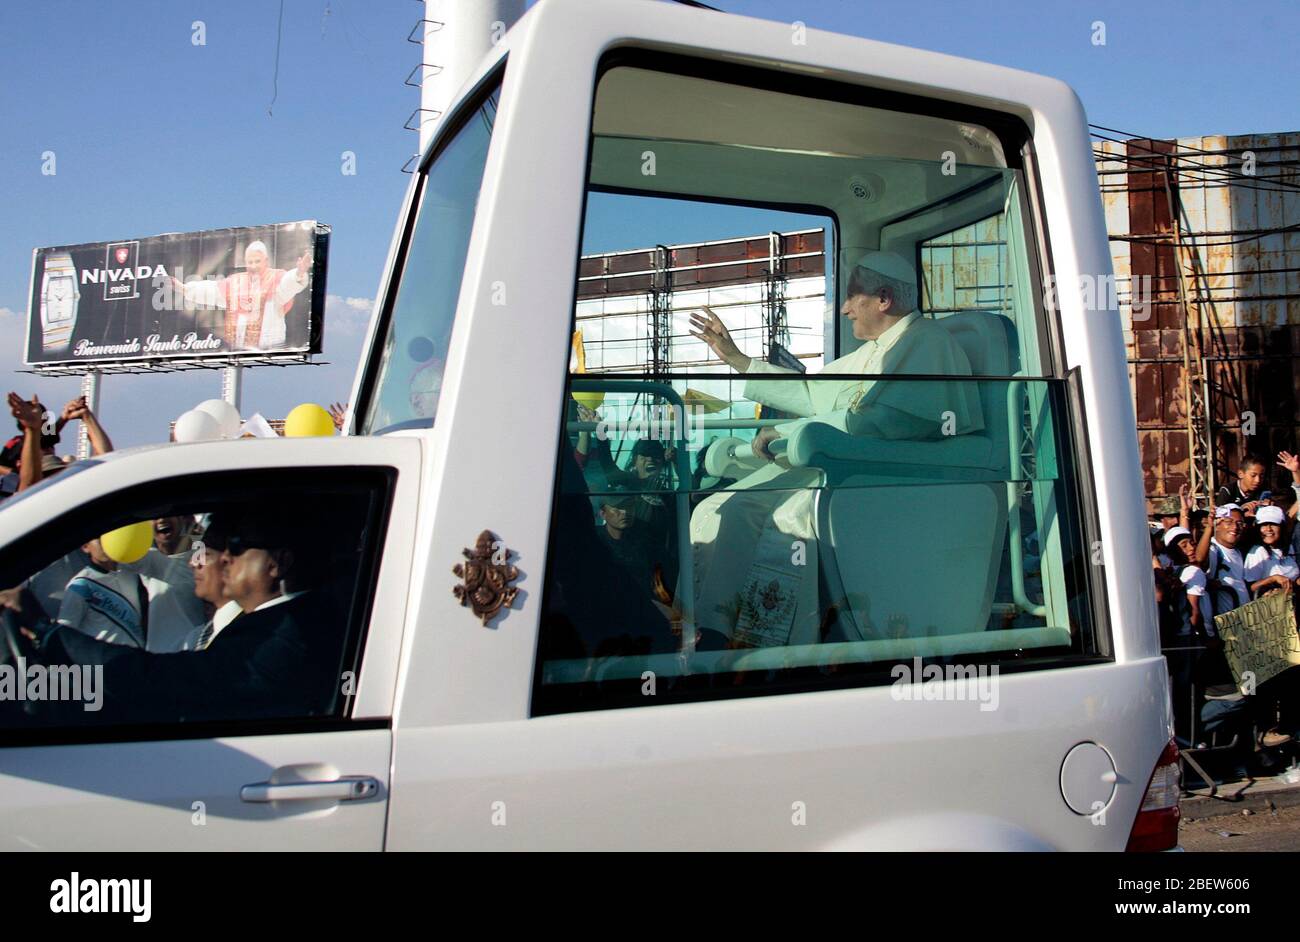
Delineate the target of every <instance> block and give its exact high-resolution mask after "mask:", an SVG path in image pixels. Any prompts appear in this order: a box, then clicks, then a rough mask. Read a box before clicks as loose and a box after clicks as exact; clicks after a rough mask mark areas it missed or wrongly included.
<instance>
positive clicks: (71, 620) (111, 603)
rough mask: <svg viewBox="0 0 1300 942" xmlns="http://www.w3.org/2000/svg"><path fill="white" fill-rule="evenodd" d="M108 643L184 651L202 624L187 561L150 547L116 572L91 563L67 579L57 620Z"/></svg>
mask: <svg viewBox="0 0 1300 942" xmlns="http://www.w3.org/2000/svg"><path fill="white" fill-rule="evenodd" d="M55 620H56V621H58V622H59V624H62V625H67V626H69V627H71V628H75V629H76V630H77V631H80V632H81V633H82V634H85V635H89V636H90V637H92V638H94V639H95V640H97V641H105V642H107V643H109V644H125V645H128V646H130V647H134V648H141V647H142V648H144V649H145V650H147V651H153V652H155V653H159V654H167V653H171V652H173V651H184V650H186V647H185V645H186V642H187V640H188V639H189V638H190V636H191V635H192V634H193V633H194V629H195V628H197V627H199V626H201V625H202V624H203V623H204V618H203V602H202V600H200V599H199V598H198V597H197V596H196V595H195V594H194V573H193V572H191V571H190V568H189V566H187V565H185V564H183V563H181V562H178V561H177V560H174V559H171V558H169V557H167V556H164V555H163V554H162V553H161V552H159V551H158V550H157V549H156V548H151V549H150V550H149V552H147V553H146V554H145V555H144V556H143V557H142V558H141V559H140V560H138V561H137V562H134V563H119V564H118V568H117V569H115V570H113V571H112V572H108V571H106V570H103V569H100V568H99V567H98V566H95V565H94V564H91V565H89V566H86V567H85V568H84V569H82V570H81V571H80V572H79V573H77V574H76V575H75V576H73V577H72V579H71V580H70V581H69V582H68V586H67V589H65V590H64V593H63V602H62V604H61V605H60V606H59V614H58V617H57V618H56V619H55Z"/></svg>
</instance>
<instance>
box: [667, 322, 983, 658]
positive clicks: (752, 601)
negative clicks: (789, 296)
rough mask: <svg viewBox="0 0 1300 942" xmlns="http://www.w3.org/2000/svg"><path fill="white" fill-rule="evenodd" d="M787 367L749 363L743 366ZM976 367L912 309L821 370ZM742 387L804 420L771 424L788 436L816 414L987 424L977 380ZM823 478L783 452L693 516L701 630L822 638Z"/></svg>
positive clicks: (756, 369)
mask: <svg viewBox="0 0 1300 942" xmlns="http://www.w3.org/2000/svg"><path fill="white" fill-rule="evenodd" d="M791 372H793V371H791V370H787V369H785V368H782V367H778V366H774V365H772V364H770V363H765V362H761V361H759V360H751V361H750V365H749V368H748V370H747V371H746V375H747V376H754V375H756V374H765V373H766V374H771V373H791ZM970 372H971V369H970V362H969V361H968V360H967V358H966V355H965V353H963V352H962V350H961V347H959V346H958V345H957V343H956V341H954V340H953V339H952V337H951V336H950V335H949V333H948V331H947V330H946V329H944V328H943V327H942V326H940V325H939V324H938V323H937V322H936V321H934V320H931V319H927V318H923V317H921V316H920V314H919V313H918V312H916V311H913V312H912V313H910V314H908V315H907V316H906V317H904V318H902V319H901V320H899V321H898V323H896V324H894V325H893V326H891V327H890V328H889V329H888V330H886V331H885V332H884V333H883V334H881V335H880V337H879V338H877V339H876V340H868V341H866V342H865V343H863V344H862V346H860V347H859V348H858V349H857V350H854V351H853V352H852V353H850V354H848V355H847V356H843V357H840V358H839V359H838V360H834V361H832V362H831V363H828V364H827V365H826V366H825V367H824V368H823V369H822V373H823V374H836V373H838V374H863V373H911V374H930V375H936V376H969V375H970ZM744 395H745V398H746V399H750V400H753V401H754V402H760V403H762V404H763V405H766V406H770V407H771V408H773V409H779V410H780V411H782V412H787V413H789V414H791V415H796V416H801V417H802V418H800V419H797V420H795V421H792V422H788V423H785V424H783V425H778V426H777V427H776V428H777V431H778V432H780V433H781V434H782V436H783V437H788V436H790V435H791V434H793V433H794V431H795V430H796V429H797V428H799V427H800V426H802V425H805V424H807V423H809V422H824V423H826V424H829V425H833V426H834V427H835V428H838V429H839V430H840V431H842V432H847V433H849V434H852V435H862V436H867V437H873V438H881V439H908V440H925V439H933V438H938V437H940V435H941V434H942V433H943V432H945V431H947V432H948V433H949V434H958V435H963V434H966V433H968V432H976V431H979V430H980V429H982V428H983V427H984V423H983V419H982V417H981V413H980V407H979V394H978V391H977V389H976V384H975V383H972V382H969V381H966V382H944V381H943V380H912V381H908V382H891V381H889V380H879V379H878V380H869V379H868V380H861V379H844V380H840V379H829V378H827V379H816V380H804V381H798V380H778V381H767V382H764V381H763V380H759V379H750V380H749V381H748V382H747V383H746V384H745V392H744ZM946 413H951V415H950V416H949V415H946ZM945 420H947V422H948V427H947V428H945ZM821 483H822V475H821V472H820V471H819V470H817V469H816V468H791V467H790V466H789V464H788V463H787V462H786V460H785V459H784V458H779V459H778V460H777V461H775V462H773V463H771V464H769V465H767V466H766V467H764V468H762V469H760V470H758V471H755V472H754V473H753V474H750V475H748V476H747V477H745V478H743V479H741V480H740V481H738V482H737V483H736V484H735V485H733V488H732V489H730V490H728V491H727V492H725V493H720V494H714V495H712V496H711V497H709V498H707V499H706V500H704V501H702V502H701V503H700V505H699V507H697V508H696V510H695V513H694V514H693V515H692V517H691V543H692V545H693V548H694V553H695V617H696V622H697V624H698V626H699V627H701V628H710V629H713V630H714V631H718V632H721V633H722V634H724V635H726V636H727V637H729V638H732V639H733V641H734V642H735V643H737V644H740V645H745V646H766V645H787V644H791V645H793V644H815V643H817V642H818V641H819V640H820V638H821V620H822V616H821V613H820V611H819V605H818V597H817V541H816V539H815V537H816V534H815V532H814V518H813V512H814V504H813V500H814V496H815V490H814V488H816V487H818V486H819V485H820V484H821ZM864 538H870V537H869V536H868V535H866V534H864ZM796 541H801V544H802V545H801V546H796Z"/></svg>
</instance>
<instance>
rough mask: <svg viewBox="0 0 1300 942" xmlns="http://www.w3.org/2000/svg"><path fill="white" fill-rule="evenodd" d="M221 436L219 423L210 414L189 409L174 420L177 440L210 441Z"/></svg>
mask: <svg viewBox="0 0 1300 942" xmlns="http://www.w3.org/2000/svg"><path fill="white" fill-rule="evenodd" d="M220 437H221V425H220V424H219V423H218V422H217V420H216V419H214V418H213V417H212V416H211V415H209V414H208V413H206V412H200V411H199V410H198V409H191V410H190V411H189V412H186V413H184V414H183V415H182V416H181V417H180V418H179V419H177V420H176V440H177V441H178V442H211V441H216V440H217V439H219V438H220Z"/></svg>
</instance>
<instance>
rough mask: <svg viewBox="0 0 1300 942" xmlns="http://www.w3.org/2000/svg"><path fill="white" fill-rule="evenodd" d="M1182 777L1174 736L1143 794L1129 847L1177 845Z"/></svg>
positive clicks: (1142, 848) (1131, 848) (1148, 848)
mask: <svg viewBox="0 0 1300 942" xmlns="http://www.w3.org/2000/svg"><path fill="white" fill-rule="evenodd" d="M1181 781H1182V774H1181V769H1180V767H1179V762H1178V746H1177V744H1176V743H1175V742H1174V741H1173V740H1172V739H1171V740H1170V741H1169V745H1167V746H1165V748H1164V751H1163V752H1162V753H1160V758H1159V759H1158V760H1157V761H1156V768H1155V771H1154V772H1152V773H1151V781H1150V782H1149V783H1148V784H1147V791H1146V794H1145V795H1143V796H1142V807H1141V808H1140V809H1138V814H1137V820H1135V821H1134V822H1133V830H1132V831H1131V832H1129V836H1128V847H1127V848H1125V849H1126V850H1128V851H1139V852H1140V851H1153V850H1170V849H1171V848H1173V847H1177V846H1178V819H1179V817H1180V814H1181V813H1180V812H1179V810H1178V796H1179V793H1180V788H1179V785H1180V783H1181Z"/></svg>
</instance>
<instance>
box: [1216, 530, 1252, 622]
mask: <svg viewBox="0 0 1300 942" xmlns="http://www.w3.org/2000/svg"><path fill="white" fill-rule="evenodd" d="M1208 576H1209V578H1211V579H1218V580H1219V582H1220V583H1222V584H1223V585H1224V586H1225V588H1222V589H1220V590H1219V591H1217V592H1216V593H1215V598H1214V612H1215V614H1217V615H1222V614H1223V613H1224V612H1230V611H1232V610H1233V609H1234V608H1237V607H1239V606H1242V605H1245V604H1246V603H1247V602H1249V601H1250V586H1248V585H1247V584H1246V562H1245V560H1243V559H1242V558H1241V552H1240V550H1236V549H1233V548H1230V547H1227V546H1224V545H1223V544H1222V543H1220V542H1219V541H1218V540H1216V539H1211V540H1210V558H1209V572H1208ZM1234 596H1235V599H1234Z"/></svg>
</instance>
